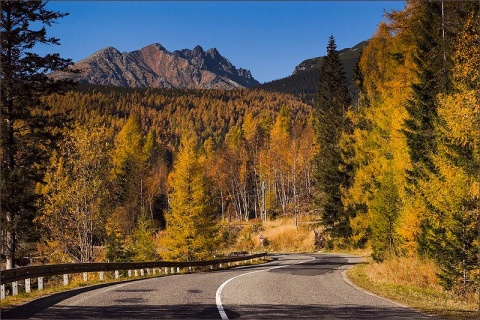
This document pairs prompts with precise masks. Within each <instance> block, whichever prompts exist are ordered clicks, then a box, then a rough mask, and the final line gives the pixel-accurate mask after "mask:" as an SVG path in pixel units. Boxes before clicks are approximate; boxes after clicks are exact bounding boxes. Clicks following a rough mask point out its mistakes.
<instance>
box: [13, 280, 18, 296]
mask: <svg viewBox="0 0 480 320" xmlns="http://www.w3.org/2000/svg"><path fill="white" fill-rule="evenodd" d="M16 295H18V281H13V282H12V296H16Z"/></svg>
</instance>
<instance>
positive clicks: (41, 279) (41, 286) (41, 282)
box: [38, 277, 43, 291]
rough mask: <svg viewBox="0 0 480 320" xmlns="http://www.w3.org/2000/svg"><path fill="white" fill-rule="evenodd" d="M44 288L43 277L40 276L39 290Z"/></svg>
mask: <svg viewBox="0 0 480 320" xmlns="http://www.w3.org/2000/svg"><path fill="white" fill-rule="evenodd" d="M42 290H43V277H38V291H42Z"/></svg>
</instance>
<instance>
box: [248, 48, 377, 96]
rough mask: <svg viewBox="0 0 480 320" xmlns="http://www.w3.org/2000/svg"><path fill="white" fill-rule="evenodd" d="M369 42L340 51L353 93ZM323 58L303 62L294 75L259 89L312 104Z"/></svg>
mask: <svg viewBox="0 0 480 320" xmlns="http://www.w3.org/2000/svg"><path fill="white" fill-rule="evenodd" d="M367 44H368V41H363V42H360V43H359V44H357V45H355V46H354V47H352V48H346V49H343V50H340V51H339V54H340V59H341V60H342V63H343V67H344V71H345V74H346V76H347V81H348V85H349V87H350V90H351V91H352V92H355V91H356V89H355V86H354V77H355V71H354V70H355V64H356V63H357V61H358V58H359V56H360V54H361V52H362V50H363V49H364V48H365V47H366V46H367ZM322 60H323V57H316V58H311V59H307V60H304V61H302V62H301V63H300V64H299V65H297V66H296V67H295V69H294V71H293V73H292V75H290V76H288V77H285V78H282V79H278V80H274V81H271V82H267V83H264V84H261V85H259V86H258V87H257V88H259V89H262V90H267V91H272V92H283V93H289V94H294V95H296V96H299V97H301V98H302V99H303V100H304V101H308V102H311V101H313V100H314V98H315V93H316V92H317V86H318V81H319V70H320V65H321V63H322Z"/></svg>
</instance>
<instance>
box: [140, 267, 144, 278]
mask: <svg viewBox="0 0 480 320" xmlns="http://www.w3.org/2000/svg"><path fill="white" fill-rule="evenodd" d="M144 275H145V270H143V268H142V269H140V276H142V277H143V276H144Z"/></svg>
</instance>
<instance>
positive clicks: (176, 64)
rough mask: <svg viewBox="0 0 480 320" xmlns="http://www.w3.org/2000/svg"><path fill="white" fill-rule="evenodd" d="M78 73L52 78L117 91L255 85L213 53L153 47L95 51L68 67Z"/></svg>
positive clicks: (246, 75)
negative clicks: (65, 79) (124, 50)
mask: <svg viewBox="0 0 480 320" xmlns="http://www.w3.org/2000/svg"><path fill="white" fill-rule="evenodd" d="M72 69H77V70H80V72H79V73H77V74H73V73H67V72H55V73H53V74H52V75H51V76H52V77H53V78H56V79H59V78H70V79H74V80H77V81H79V82H81V83H92V84H102V85H113V86H121V87H154V88H188V89H234V88H247V87H252V86H256V85H258V84H259V82H258V81H257V80H255V79H254V78H253V77H252V75H251V73H250V71H249V70H245V69H241V68H240V69H237V68H235V66H233V65H232V64H231V63H230V61H228V59H226V58H225V57H223V56H221V55H220V53H219V52H218V51H217V49H215V48H212V49H209V50H207V51H204V50H203V49H202V47H200V46H196V47H195V48H194V49H193V50H188V49H184V50H177V51H174V52H169V51H168V50H167V49H165V48H164V47H163V46H162V45H160V44H158V43H156V44H151V45H149V46H146V47H145V48H142V49H140V50H136V51H132V52H123V53H121V52H120V51H118V50H117V49H115V48H113V47H108V48H105V49H102V50H99V51H97V52H95V53H94V54H92V55H91V56H89V57H88V58H86V59H83V60H81V61H79V62H77V63H75V64H74V65H73V66H72Z"/></svg>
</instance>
